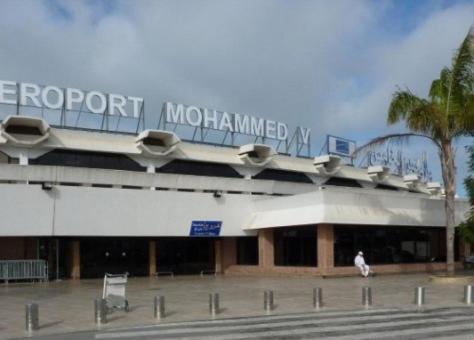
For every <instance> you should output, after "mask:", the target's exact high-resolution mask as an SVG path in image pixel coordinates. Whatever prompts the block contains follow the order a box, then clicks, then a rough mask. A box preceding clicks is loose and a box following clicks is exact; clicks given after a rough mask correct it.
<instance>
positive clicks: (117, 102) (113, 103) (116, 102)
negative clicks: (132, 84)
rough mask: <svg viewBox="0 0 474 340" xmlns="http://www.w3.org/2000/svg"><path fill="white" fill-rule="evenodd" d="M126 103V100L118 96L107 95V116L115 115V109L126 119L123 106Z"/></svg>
mask: <svg viewBox="0 0 474 340" xmlns="http://www.w3.org/2000/svg"><path fill="white" fill-rule="evenodd" d="M126 103H127V99H125V97H124V96H121V95H119V94H113V93H111V94H109V114H111V115H113V114H115V109H116V108H117V111H118V112H119V113H120V114H121V115H122V116H124V117H127V114H126V113H125V109H124V106H125V104H126Z"/></svg>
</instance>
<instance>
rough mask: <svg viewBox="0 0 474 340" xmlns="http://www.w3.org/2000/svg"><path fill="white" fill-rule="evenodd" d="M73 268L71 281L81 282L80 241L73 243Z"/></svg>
mask: <svg viewBox="0 0 474 340" xmlns="http://www.w3.org/2000/svg"><path fill="white" fill-rule="evenodd" d="M71 252H72V266H71V279H73V280H79V279H80V278H81V244H80V241H77V240H75V241H72V247H71Z"/></svg>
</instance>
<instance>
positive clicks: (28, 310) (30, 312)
mask: <svg viewBox="0 0 474 340" xmlns="http://www.w3.org/2000/svg"><path fill="white" fill-rule="evenodd" d="M25 328H26V330H27V331H28V332H31V331H36V330H38V329H39V309H38V305H37V304H36V303H29V304H26V305H25Z"/></svg>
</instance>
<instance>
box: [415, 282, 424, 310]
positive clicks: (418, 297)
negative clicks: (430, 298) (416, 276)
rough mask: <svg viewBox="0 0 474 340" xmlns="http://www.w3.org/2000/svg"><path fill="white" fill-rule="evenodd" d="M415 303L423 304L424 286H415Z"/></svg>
mask: <svg viewBox="0 0 474 340" xmlns="http://www.w3.org/2000/svg"><path fill="white" fill-rule="evenodd" d="M414 303H415V305H417V306H418V307H421V306H423V305H424V304H425V287H416V288H415V301H414Z"/></svg>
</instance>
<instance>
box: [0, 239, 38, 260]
mask: <svg viewBox="0 0 474 340" xmlns="http://www.w3.org/2000/svg"><path fill="white" fill-rule="evenodd" d="M35 258H36V241H35V240H34V239H33V238H30V237H0V260H29V259H35Z"/></svg>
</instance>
